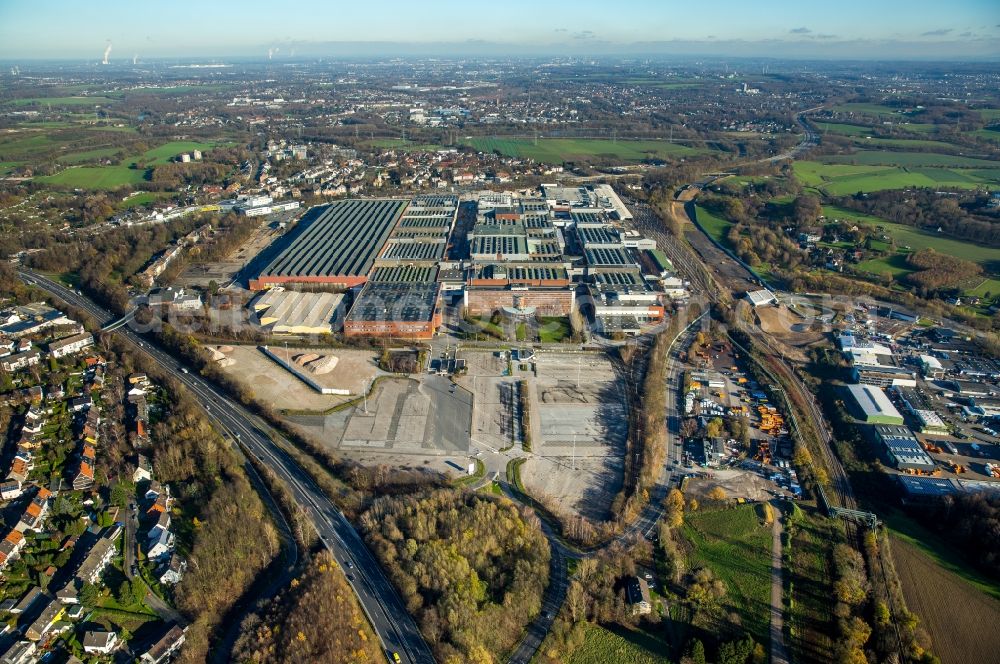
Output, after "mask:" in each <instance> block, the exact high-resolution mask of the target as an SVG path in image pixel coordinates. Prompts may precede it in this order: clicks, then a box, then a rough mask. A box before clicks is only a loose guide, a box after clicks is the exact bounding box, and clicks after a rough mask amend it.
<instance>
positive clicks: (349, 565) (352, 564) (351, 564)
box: [347, 560, 354, 569]
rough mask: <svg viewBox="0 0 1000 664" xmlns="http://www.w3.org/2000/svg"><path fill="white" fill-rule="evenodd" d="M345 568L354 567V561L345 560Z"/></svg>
mask: <svg viewBox="0 0 1000 664" xmlns="http://www.w3.org/2000/svg"><path fill="white" fill-rule="evenodd" d="M347 569H354V563H352V562H351V561H350V560H348V561H347Z"/></svg>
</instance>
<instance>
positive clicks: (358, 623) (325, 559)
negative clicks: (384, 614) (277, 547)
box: [233, 551, 383, 664]
mask: <svg viewBox="0 0 1000 664" xmlns="http://www.w3.org/2000/svg"><path fill="white" fill-rule="evenodd" d="M382 657H383V655H382V654H381V653H380V652H379V642H378V640H377V639H376V638H375V635H374V634H372V632H371V628H370V627H369V626H368V621H367V619H366V618H365V616H364V614H363V613H362V612H361V610H360V609H359V607H358V603H357V601H355V598H354V591H353V590H351V587H350V586H349V585H348V583H347V579H346V578H344V573H343V571H342V570H341V569H340V568H339V567H338V565H337V563H336V562H334V560H333V558H332V557H331V556H330V554H329V553H328V552H326V551H323V552H321V553H318V554H317V555H316V556H315V557H314V558H313V559H312V562H311V563H310V564H309V566H308V567H307V568H306V570H305V571H304V572H303V574H302V575H301V576H299V577H298V578H296V579H294V580H293V581H292V584H291V586H290V587H289V588H288V589H286V590H285V591H284V592H283V593H282V594H281V595H280V596H278V597H276V598H274V599H272V600H270V601H268V602H267V603H266V604H265V605H264V606H263V607H261V609H260V610H259V611H258V612H257V613H255V614H253V615H251V616H249V617H248V618H247V619H246V620H244V621H243V625H242V635H241V636H240V639H239V640H238V641H237V642H236V646H235V648H234V650H233V659H234V660H236V661H239V662H252V663H254V664H257V663H260V664H283V663H284V662H327V663H328V664H367V663H369V662H371V663H374V662H378V661H381V659H382Z"/></svg>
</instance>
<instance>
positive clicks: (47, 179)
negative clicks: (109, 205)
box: [35, 166, 146, 189]
mask: <svg viewBox="0 0 1000 664" xmlns="http://www.w3.org/2000/svg"><path fill="white" fill-rule="evenodd" d="M35 181H36V182H43V183H45V184H48V185H51V186H53V187H57V188H59V187H65V188H68V189H115V188H116V187H121V186H122V185H126V184H129V185H135V184H140V183H142V182H145V181H146V171H144V170H139V169H137V168H129V167H127V166H72V167H70V168H67V169H65V170H63V171H60V172H59V173H56V174H55V175H46V176H43V177H38V178H35Z"/></svg>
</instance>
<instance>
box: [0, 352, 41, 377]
mask: <svg viewBox="0 0 1000 664" xmlns="http://www.w3.org/2000/svg"><path fill="white" fill-rule="evenodd" d="M41 357H42V355H41V353H39V352H38V351H37V350H29V351H26V352H24V353H17V354H16V355H8V356H7V357H5V358H3V359H2V360H0V369H3V370H4V371H7V372H12V371H18V370H20V369H25V368H27V367H31V366H34V365H36V364H38V362H39V360H41Z"/></svg>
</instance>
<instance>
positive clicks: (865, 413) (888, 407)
mask: <svg viewBox="0 0 1000 664" xmlns="http://www.w3.org/2000/svg"><path fill="white" fill-rule="evenodd" d="M847 389H848V390H849V391H850V393H851V396H852V397H853V398H854V402H855V403H856V404H857V406H858V409H859V410H860V419H861V420H863V421H865V422H867V423H869V424H902V423H903V416H902V415H900V413H899V411H898V410H896V407H895V406H893V405H892V402H891V401H889V397H887V396H886V395H885V392H883V391H882V389H881V388H878V387H874V386H872V385H848V386H847Z"/></svg>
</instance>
